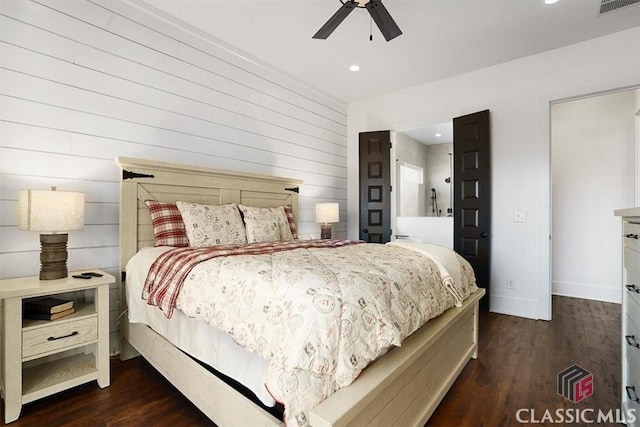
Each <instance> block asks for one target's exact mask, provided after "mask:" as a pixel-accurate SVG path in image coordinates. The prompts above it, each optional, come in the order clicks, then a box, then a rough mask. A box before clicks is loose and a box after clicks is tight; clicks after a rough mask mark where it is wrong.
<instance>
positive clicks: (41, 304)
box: [24, 297, 73, 314]
mask: <svg viewBox="0 0 640 427" xmlns="http://www.w3.org/2000/svg"><path fill="white" fill-rule="evenodd" d="M72 308H73V300H72V299H60V298H54V297H46V298H40V299H32V300H28V301H26V302H25V304H24V311H25V312H30V313H44V314H57V313H60V312H63V311H67V310H70V309H72ZM69 314H71V313H69Z"/></svg>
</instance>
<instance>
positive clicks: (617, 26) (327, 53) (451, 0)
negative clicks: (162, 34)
mask: <svg viewBox="0 0 640 427" xmlns="http://www.w3.org/2000/svg"><path fill="white" fill-rule="evenodd" d="M144 1H146V2H147V3H149V4H151V5H154V6H156V7H158V8H159V9H161V10H163V11H165V12H167V13H169V14H171V15H173V16H175V17H177V18H179V19H181V20H183V21H186V22H187V23H189V24H191V25H194V26H196V27H198V28H200V29H202V30H204V31H206V32H208V33H210V34H211V35H213V36H215V37H217V38H219V39H221V40H223V41H225V42H227V43H229V44H231V45H233V46H236V47H238V48H240V49H241V50H244V51H246V52H248V53H249V54H251V55H253V56H255V57H257V58H259V59H261V60H262V61H264V62H266V63H269V64H271V65H273V66H275V67H276V68H278V69H281V70H284V71H286V72H288V73H289V74H291V75H293V76H295V77H297V78H298V79H300V80H303V81H306V82H307V83H309V84H311V85H312V86H314V87H316V88H317V89H320V90H322V91H324V92H327V93H329V94H331V95H333V96H335V97H337V98H339V99H342V100H345V101H347V102H350V101H354V100H358V99H362V98H367V97H370V96H374V95H379V94H382V93H386V92H390V91H394V90H398V89H402V88H406V87H411V86H415V85H418V84H421V83H427V82H430V81H434V80H438V79H441V78H445V77H449V76H452V75H457V74H462V73H465V72H469V71H474V70H477V69H480V68H484V67H487V66H491V65H495V64H499V63H502V62H506V61H509V60H513V59H516V58H521V57H524V56H528V55H532V54H535V53H539V52H543V51H546V50H550V49H555V48H559V47H562V46H566V45H570V44H574V43H578V42H581V41H584V40H588V39H591V38H595V37H599V36H603V35H606V34H610V33H613V32H617V31H622V30H625V29H629V28H632V27H636V26H640V5H638V4H636V5H634V6H629V7H627V8H624V9H620V10H617V11H614V12H610V13H608V14H605V15H602V16H598V11H599V6H600V3H601V0H560V1H559V2H558V3H556V4H553V5H545V4H544V1H543V0H383V3H384V5H385V6H386V8H387V10H388V11H389V13H390V14H391V16H392V17H393V18H394V20H395V21H396V23H397V24H398V26H399V27H400V29H401V30H402V31H403V33H404V34H403V35H401V36H399V37H397V38H396V39H394V40H391V41H390V42H386V41H385V40H384V37H382V34H380V32H379V30H378V29H377V27H376V26H375V24H373V41H369V27H370V25H371V20H370V18H369V14H368V12H367V10H366V9H356V10H355V11H353V12H352V13H351V15H349V16H348V17H347V19H345V21H343V22H342V24H340V26H339V27H338V28H337V29H336V30H335V31H334V33H333V34H332V35H331V36H329V38H328V39H327V40H315V39H312V38H311V36H312V35H313V34H315V32H316V31H317V30H318V29H319V28H320V27H321V26H322V25H323V24H324V23H325V22H326V21H327V19H329V17H331V15H333V13H334V12H335V11H336V10H338V8H339V7H340V6H341V3H340V1H339V0H254V1H248V0H144ZM352 64H358V65H359V66H360V71H358V72H351V71H349V66H350V65H352Z"/></svg>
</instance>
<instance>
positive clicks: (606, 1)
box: [600, 0, 640, 15]
mask: <svg viewBox="0 0 640 427" xmlns="http://www.w3.org/2000/svg"><path fill="white" fill-rule="evenodd" d="M638 3H640V0H601V3H600V15H602V14H604V13H608V12H613V11H614V10H618V9H622V8H623V7H627V6H633V5H634V4H638Z"/></svg>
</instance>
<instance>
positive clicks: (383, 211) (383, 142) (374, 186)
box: [360, 130, 391, 243]
mask: <svg viewBox="0 0 640 427" xmlns="http://www.w3.org/2000/svg"><path fill="white" fill-rule="evenodd" d="M390 158H391V132H390V131H388V130H385V131H378V132H363V133H360V239H361V240H364V241H365V242H370V243H386V242H388V241H390V240H391V176H390V175H391V167H390V161H391V159H390Z"/></svg>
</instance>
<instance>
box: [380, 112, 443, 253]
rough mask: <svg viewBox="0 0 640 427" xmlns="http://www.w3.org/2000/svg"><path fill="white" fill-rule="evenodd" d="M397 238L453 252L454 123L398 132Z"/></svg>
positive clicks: (395, 196) (394, 153)
mask: <svg viewBox="0 0 640 427" xmlns="http://www.w3.org/2000/svg"><path fill="white" fill-rule="evenodd" d="M392 157H393V159H394V160H392V163H394V164H395V174H394V177H395V183H394V185H395V187H394V188H396V189H397V191H396V192H395V195H394V199H393V200H394V203H395V208H396V209H395V215H394V217H393V223H394V226H393V229H394V236H393V237H395V238H396V239H409V240H413V241H418V242H423V243H431V244H436V245H440V246H445V247H448V248H450V249H453V121H452V120H449V121H447V122H443V123H436V124H431V125H424V126H420V127H418V128H412V129H406V130H402V131H396V132H395V135H394V147H393V150H392Z"/></svg>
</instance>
